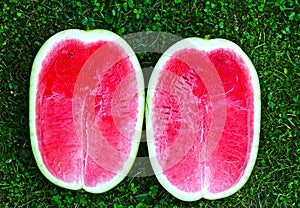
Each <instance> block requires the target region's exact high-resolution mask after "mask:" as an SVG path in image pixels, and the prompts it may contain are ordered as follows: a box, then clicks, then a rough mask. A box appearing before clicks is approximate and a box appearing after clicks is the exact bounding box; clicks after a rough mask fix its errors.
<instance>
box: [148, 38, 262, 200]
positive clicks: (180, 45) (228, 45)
mask: <svg viewBox="0 0 300 208" xmlns="http://www.w3.org/2000/svg"><path fill="white" fill-rule="evenodd" d="M188 48H195V49H198V50H204V51H207V52H208V51H212V50H214V49H219V48H224V49H230V50H233V51H234V52H235V53H236V54H237V55H239V56H241V57H242V59H243V61H244V62H245V64H246V66H247V68H248V69H249V76H250V78H251V83H252V87H253V93H254V127H253V128H254V129H253V130H254V132H253V142H252V148H251V152H250V156H249V162H248V164H247V166H246V169H245V172H244V174H243V175H242V177H241V178H240V180H239V182H238V183H236V184H235V185H234V186H232V187H231V188H230V189H228V190H226V191H223V192H220V193H209V191H207V190H202V191H200V192H196V193H187V192H184V191H182V190H179V189H178V188H176V187H175V186H174V185H172V184H171V183H170V182H169V180H168V179H167V177H166V176H165V175H164V174H163V173H162V170H161V166H160V165H159V163H158V160H157V159H156V155H157V154H156V151H155V149H156V147H155V143H154V139H153V138H154V135H153V123H152V119H151V118H152V115H153V112H152V107H153V103H152V101H153V97H154V93H155V92H154V90H155V86H156V85H157V82H158V78H159V75H160V72H161V70H162V69H163V66H164V64H165V63H166V62H167V61H168V60H169V59H170V57H171V56H172V55H173V54H174V53H175V52H177V51H179V50H181V49H188ZM146 105H147V108H146V109H145V112H146V129H147V145H148V151H149V158H150V162H151V165H152V167H153V169H154V172H155V174H156V177H157V179H158V181H159V182H160V184H161V185H162V186H163V187H164V188H165V189H166V190H167V191H168V192H169V193H171V194H172V195H173V196H175V197H176V198H178V199H180V200H183V201H196V200H199V199H201V198H205V199H209V200H215V199H220V198H225V197H228V196H230V195H232V194H234V193H236V192H237V191H238V190H240V189H241V188H242V187H243V186H244V184H245V183H246V182H247V180H248V179H249V177H250V175H251V172H252V170H253V167H254V165H255V161H256V158H257V153H258V147H259V132H260V119H261V118H260V116H261V97H260V86H259V79H258V75H257V72H256V70H255V67H254V65H253V64H252V62H251V60H250V59H249V57H248V56H247V55H246V54H245V53H244V52H243V51H242V49H241V48H240V47H239V46H238V45H236V44H235V43H233V42H231V41H229V40H226V39H212V40H205V39H201V38H197V37H192V38H186V39H183V40H181V41H179V42H177V43H175V44H174V45H173V46H171V47H170V48H169V49H168V50H167V51H166V52H165V53H164V54H163V55H162V56H161V58H160V59H159V61H158V62H157V64H156V66H155V68H154V70H153V72H152V75H151V77H150V81H149V85H148V90H147V98H146ZM154 125H155V124H154Z"/></svg>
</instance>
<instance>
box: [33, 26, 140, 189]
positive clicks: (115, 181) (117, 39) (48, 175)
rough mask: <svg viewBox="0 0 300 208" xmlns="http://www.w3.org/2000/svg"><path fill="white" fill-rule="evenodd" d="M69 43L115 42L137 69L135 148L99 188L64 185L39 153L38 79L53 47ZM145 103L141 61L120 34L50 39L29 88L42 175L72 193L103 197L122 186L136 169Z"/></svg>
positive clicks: (70, 33) (77, 33)
mask: <svg viewBox="0 0 300 208" xmlns="http://www.w3.org/2000/svg"><path fill="white" fill-rule="evenodd" d="M66 39H76V40H80V41H82V42H84V43H93V42H96V41H100V40H103V41H113V42H115V43H117V44H118V45H120V46H121V47H122V48H123V49H124V50H125V52H126V53H127V54H128V56H129V59H130V61H131V63H132V65H133V67H134V69H135V75H136V80H137V86H138V92H139V96H138V109H137V110H138V111H137V112H138V113H137V122H136V126H135V135H134V138H133V139H132V141H133V142H132V148H131V152H130V154H129V159H128V161H127V162H126V163H125V164H124V169H123V170H122V171H120V172H118V174H117V175H116V176H115V177H114V178H113V179H111V180H110V181H108V182H107V183H104V184H100V185H97V186H96V187H88V186H85V185H84V184H83V181H79V182H74V183H67V182H64V181H61V180H59V179H57V178H56V177H55V176H53V175H52V174H51V173H50V172H49V170H48V169H47V168H46V167H45V165H44V162H43V160H42V156H41V152H40V151H39V147H38V138H37V134H36V131H37V129H36V123H35V121H36V113H35V110H36V93H37V85H38V77H39V74H40V71H41V68H42V62H43V60H44V58H45V57H46V56H47V54H48V53H49V52H50V51H51V50H52V48H53V46H54V45H55V44H56V43H58V42H60V41H62V40H66ZM144 99H145V92H144V82H143V74H142V70H141V67H140V64H139V62H138V59H137V58H136V56H135V53H134V51H133V50H132V48H131V47H130V46H129V45H128V43H127V42H126V41H125V40H123V39H122V38H121V37H120V36H118V35H117V34H115V33H113V32H111V31H108V30H105V29H95V30H91V31H84V30H79V29H69V30H64V31H61V32H59V33H57V34H55V35H53V36H52V37H50V38H49V39H48V40H47V41H46V42H45V43H44V44H43V46H42V47H41V48H40V50H39V51H38V53H37V55H36V57H35V59H34V62H33V66H32V72H31V76H30V88H29V126H30V140H31V146H32V151H33V154H34V157H35V160H36V163H37V165H38V168H39V169H40V171H41V172H42V173H43V175H44V176H45V177H46V178H47V179H48V180H49V181H51V182H52V183H54V184H55V185H57V186H60V187H63V188H67V189H71V190H78V189H84V190H86V191H88V192H91V193H103V192H105V191H108V190H110V189H111V188H113V187H115V186H116V185H117V184H119V183H120V182H121V181H122V180H123V179H124V178H125V177H126V175H127V174H128V172H129V171H130V169H131V167H132V166H133V162H134V160H135V158H136V155H137V152H138V147H139V142H140V138H141V133H142V123H143V116H144Z"/></svg>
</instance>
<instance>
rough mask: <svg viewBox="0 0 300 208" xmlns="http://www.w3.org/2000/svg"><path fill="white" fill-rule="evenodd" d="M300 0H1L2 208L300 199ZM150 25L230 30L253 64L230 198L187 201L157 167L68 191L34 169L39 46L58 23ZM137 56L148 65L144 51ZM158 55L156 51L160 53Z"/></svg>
mask: <svg viewBox="0 0 300 208" xmlns="http://www.w3.org/2000/svg"><path fill="white" fill-rule="evenodd" d="M299 11H300V8H299V0H274V1H265V0H257V1H256V0H253V1H251V0H243V1H239V0H236V1H206V2H205V1H199V2H198V1H195V0H192V1H182V0H174V1H162V0H157V1H154V0H145V1H144V2H143V3H139V2H134V1H133V0H129V1H128V2H125V1H116V0H109V1H106V2H98V1H95V0H90V1H87V0H81V1H77V2H76V1H65V0H48V1H39V0H23V1H21V0H6V1H3V0H2V1H0V95H1V96H0V207H102V206H108V207H134V206H137V207H171V206H177V207H187V206H195V207H198V206H201V207H296V206H300V198H299V197H300V196H299V187H300V184H299V178H300V177H299V176H300V140H299V138H300V130H299V126H300V122H299V117H300V116H299V113H300V70H299V66H300V57H299V54H300V26H299V25H300V14H299ZM69 28H80V29H94V28H105V29H108V30H111V31H113V32H115V33H118V34H119V35H126V34H129V33H133V32H141V31H146V30H149V31H151V30H154V31H164V32H170V33H173V34H176V35H179V36H182V37H191V36H198V37H206V38H217V37H220V38H226V39H229V40H231V41H234V42H235V43H237V44H238V45H240V47H241V48H242V49H243V50H244V51H245V52H246V53H247V54H248V56H249V57H250V59H251V60H252V62H253V63H254V65H255V67H256V69H257V72H258V75H259V78H260V84H261V90H262V96H261V98H262V125H261V137H260V148H259V154H258V159H257V162H256V165H255V167H254V170H253V172H252V175H251V177H250V179H249V181H248V182H247V183H246V185H245V186H244V187H243V188H242V189H241V190H240V191H238V192H237V193H236V194H234V195H232V196H231V197H228V198H225V199H221V200H216V201H208V200H199V201H197V202H192V203H185V202H182V201H179V200H177V199H175V198H174V197H172V196H171V195H170V194H168V193H167V192H166V191H165V190H164V189H163V188H162V187H161V186H160V185H159V183H158V181H157V180H156V178H155V177H154V176H152V177H146V178H125V180H124V181H123V182H122V183H121V184H119V185H118V186H117V187H115V188H114V189H112V190H111V191H108V192H106V193H104V194H97V195H95V194H89V193H86V192H84V191H70V190H66V189H62V188H60V187H57V186H55V185H53V184H52V183H50V182H49V181H48V180H47V179H46V178H45V177H44V176H43V175H42V174H41V172H40V171H39V170H38V168H37V165H36V163H35V160H34V158H33V154H32V152H31V147H30V138H29V129H28V88H29V78H30V71H31V65H32V63H33V60H34V57H35V55H36V53H37V51H38V50H39V48H40V47H41V45H42V44H43V43H44V42H45V41H46V40H47V39H48V38H49V37H50V36H51V35H53V34H55V33H56V32H59V31H61V30H64V29H69ZM138 57H139V59H140V61H141V63H142V65H143V64H144V63H147V64H148V65H151V66H154V65H155V62H156V61H157V58H156V57H155V56H154V57H155V58H152V57H153V56H151V54H150V55H148V56H147V54H146V56H145V55H139V54H138ZM158 57H159V56H158Z"/></svg>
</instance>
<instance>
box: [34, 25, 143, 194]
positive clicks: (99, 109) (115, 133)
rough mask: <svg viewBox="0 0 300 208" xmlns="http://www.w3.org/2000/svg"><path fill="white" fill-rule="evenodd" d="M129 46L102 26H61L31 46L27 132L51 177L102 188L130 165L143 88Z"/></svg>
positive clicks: (61, 182) (87, 187)
mask: <svg viewBox="0 0 300 208" xmlns="http://www.w3.org/2000/svg"><path fill="white" fill-rule="evenodd" d="M143 88H144V86H143V76H142V72H141V68H140V65H139V63H138V61H137V58H136V56H135V55H134V52H133V51H132V49H131V48H130V46H129V45H128V44H127V43H126V42H125V41H124V40H123V39H122V38H120V37H119V36H117V35H116V34H114V33H112V32H109V31H106V30H93V31H87V32H86V31H80V30H66V31H63V32H60V33H58V34H56V35H54V36H52V37H51V38H50V39H49V40H48V41H47V42H46V43H45V44H44V45H43V46H42V48H41V49H40V51H39V53H38V54H37V56H36V58H35V60H34V64H33V68H32V74H31V81H30V136H31V144H32V149H33V152H34V156H35V158H36V161H37V163H38V166H39V168H40V169H41V171H42V173H43V174H44V175H45V176H46V177H47V178H48V179H49V180H50V181H52V182H53V183H55V184H57V185H59V186H62V187H65V188H69V189H80V188H83V189H85V190H87V191H90V192H95V193H100V192H104V191H107V190H109V189H111V188H112V187H114V186H115V185H117V184H118V183H119V182H120V181H121V180H122V179H123V178H124V177H125V176H126V175H127V173H128V172H129V170H130V168H131V166H132V164H133V162H134V158H135V156H136V154H137V150H138V146H139V140H140V136H141V129H142V121H143V108H144V105H143V104H144V92H143Z"/></svg>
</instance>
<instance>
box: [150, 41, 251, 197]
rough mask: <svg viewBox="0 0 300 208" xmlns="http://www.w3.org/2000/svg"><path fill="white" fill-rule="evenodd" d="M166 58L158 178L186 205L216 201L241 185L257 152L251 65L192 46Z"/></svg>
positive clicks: (159, 97)
mask: <svg viewBox="0 0 300 208" xmlns="http://www.w3.org/2000/svg"><path fill="white" fill-rule="evenodd" d="M166 59H167V60H166V61H165V62H163V64H162V65H159V67H161V68H160V71H159V74H158V75H157V82H156V83H155V84H154V85H155V88H154V90H153V94H152V95H153V99H152V101H150V102H152V103H151V104H150V107H149V108H150V111H151V116H152V117H151V118H150V119H151V120H152V121H151V124H152V123H153V124H152V125H153V135H152V136H153V144H154V147H155V153H154V154H153V155H152V156H154V159H153V160H155V162H157V164H158V166H159V167H160V168H159V169H158V170H155V171H158V172H156V175H157V176H158V179H159V180H160V181H161V183H162V185H163V186H164V187H165V188H166V189H167V190H168V191H170V192H171V193H172V192H174V193H173V194H174V195H175V196H176V197H178V198H180V199H182V200H187V201H190V200H195V199H199V198H201V197H205V198H215V197H214V196H213V195H214V194H216V195H217V194H220V193H222V192H226V191H227V190H229V189H230V188H232V187H234V186H235V185H236V184H237V183H238V182H239V181H240V180H241V178H242V177H243V176H244V175H245V171H246V167H247V165H248V163H249V161H250V152H251V151H253V150H251V149H252V145H253V136H254V135H253V134H254V133H253V132H254V97H255V95H254V92H253V86H252V78H251V76H250V74H249V69H248V66H247V65H246V63H245V62H244V60H243V58H242V57H241V56H239V55H238V54H237V53H236V52H235V51H233V50H231V49H230V48H229V49H228V48H222V47H219V48H215V49H213V50H199V49H195V48H188V47H187V48H186V49H181V50H179V51H177V52H175V53H173V54H171V55H170V56H169V58H166ZM216 72H217V73H216ZM150 82H151V81H150ZM150 94H151V93H150ZM150 96H151V95H150ZM150 137H151V136H150ZM148 141H149V140H148ZM150 145H151V141H150ZM149 148H150V149H151V146H150V147H149ZM152 162H153V161H152ZM155 162H154V163H155ZM155 167H157V165H154V168H155ZM159 171H161V172H159ZM166 181H167V182H166ZM172 187H175V188H172ZM177 190H178V191H177ZM175 192H176V193H175ZM197 193H198V194H197ZM199 193H200V194H199ZM230 194H232V193H230ZM225 195H228V193H227V194H225ZM216 198H222V194H221V196H218V197H216Z"/></svg>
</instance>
